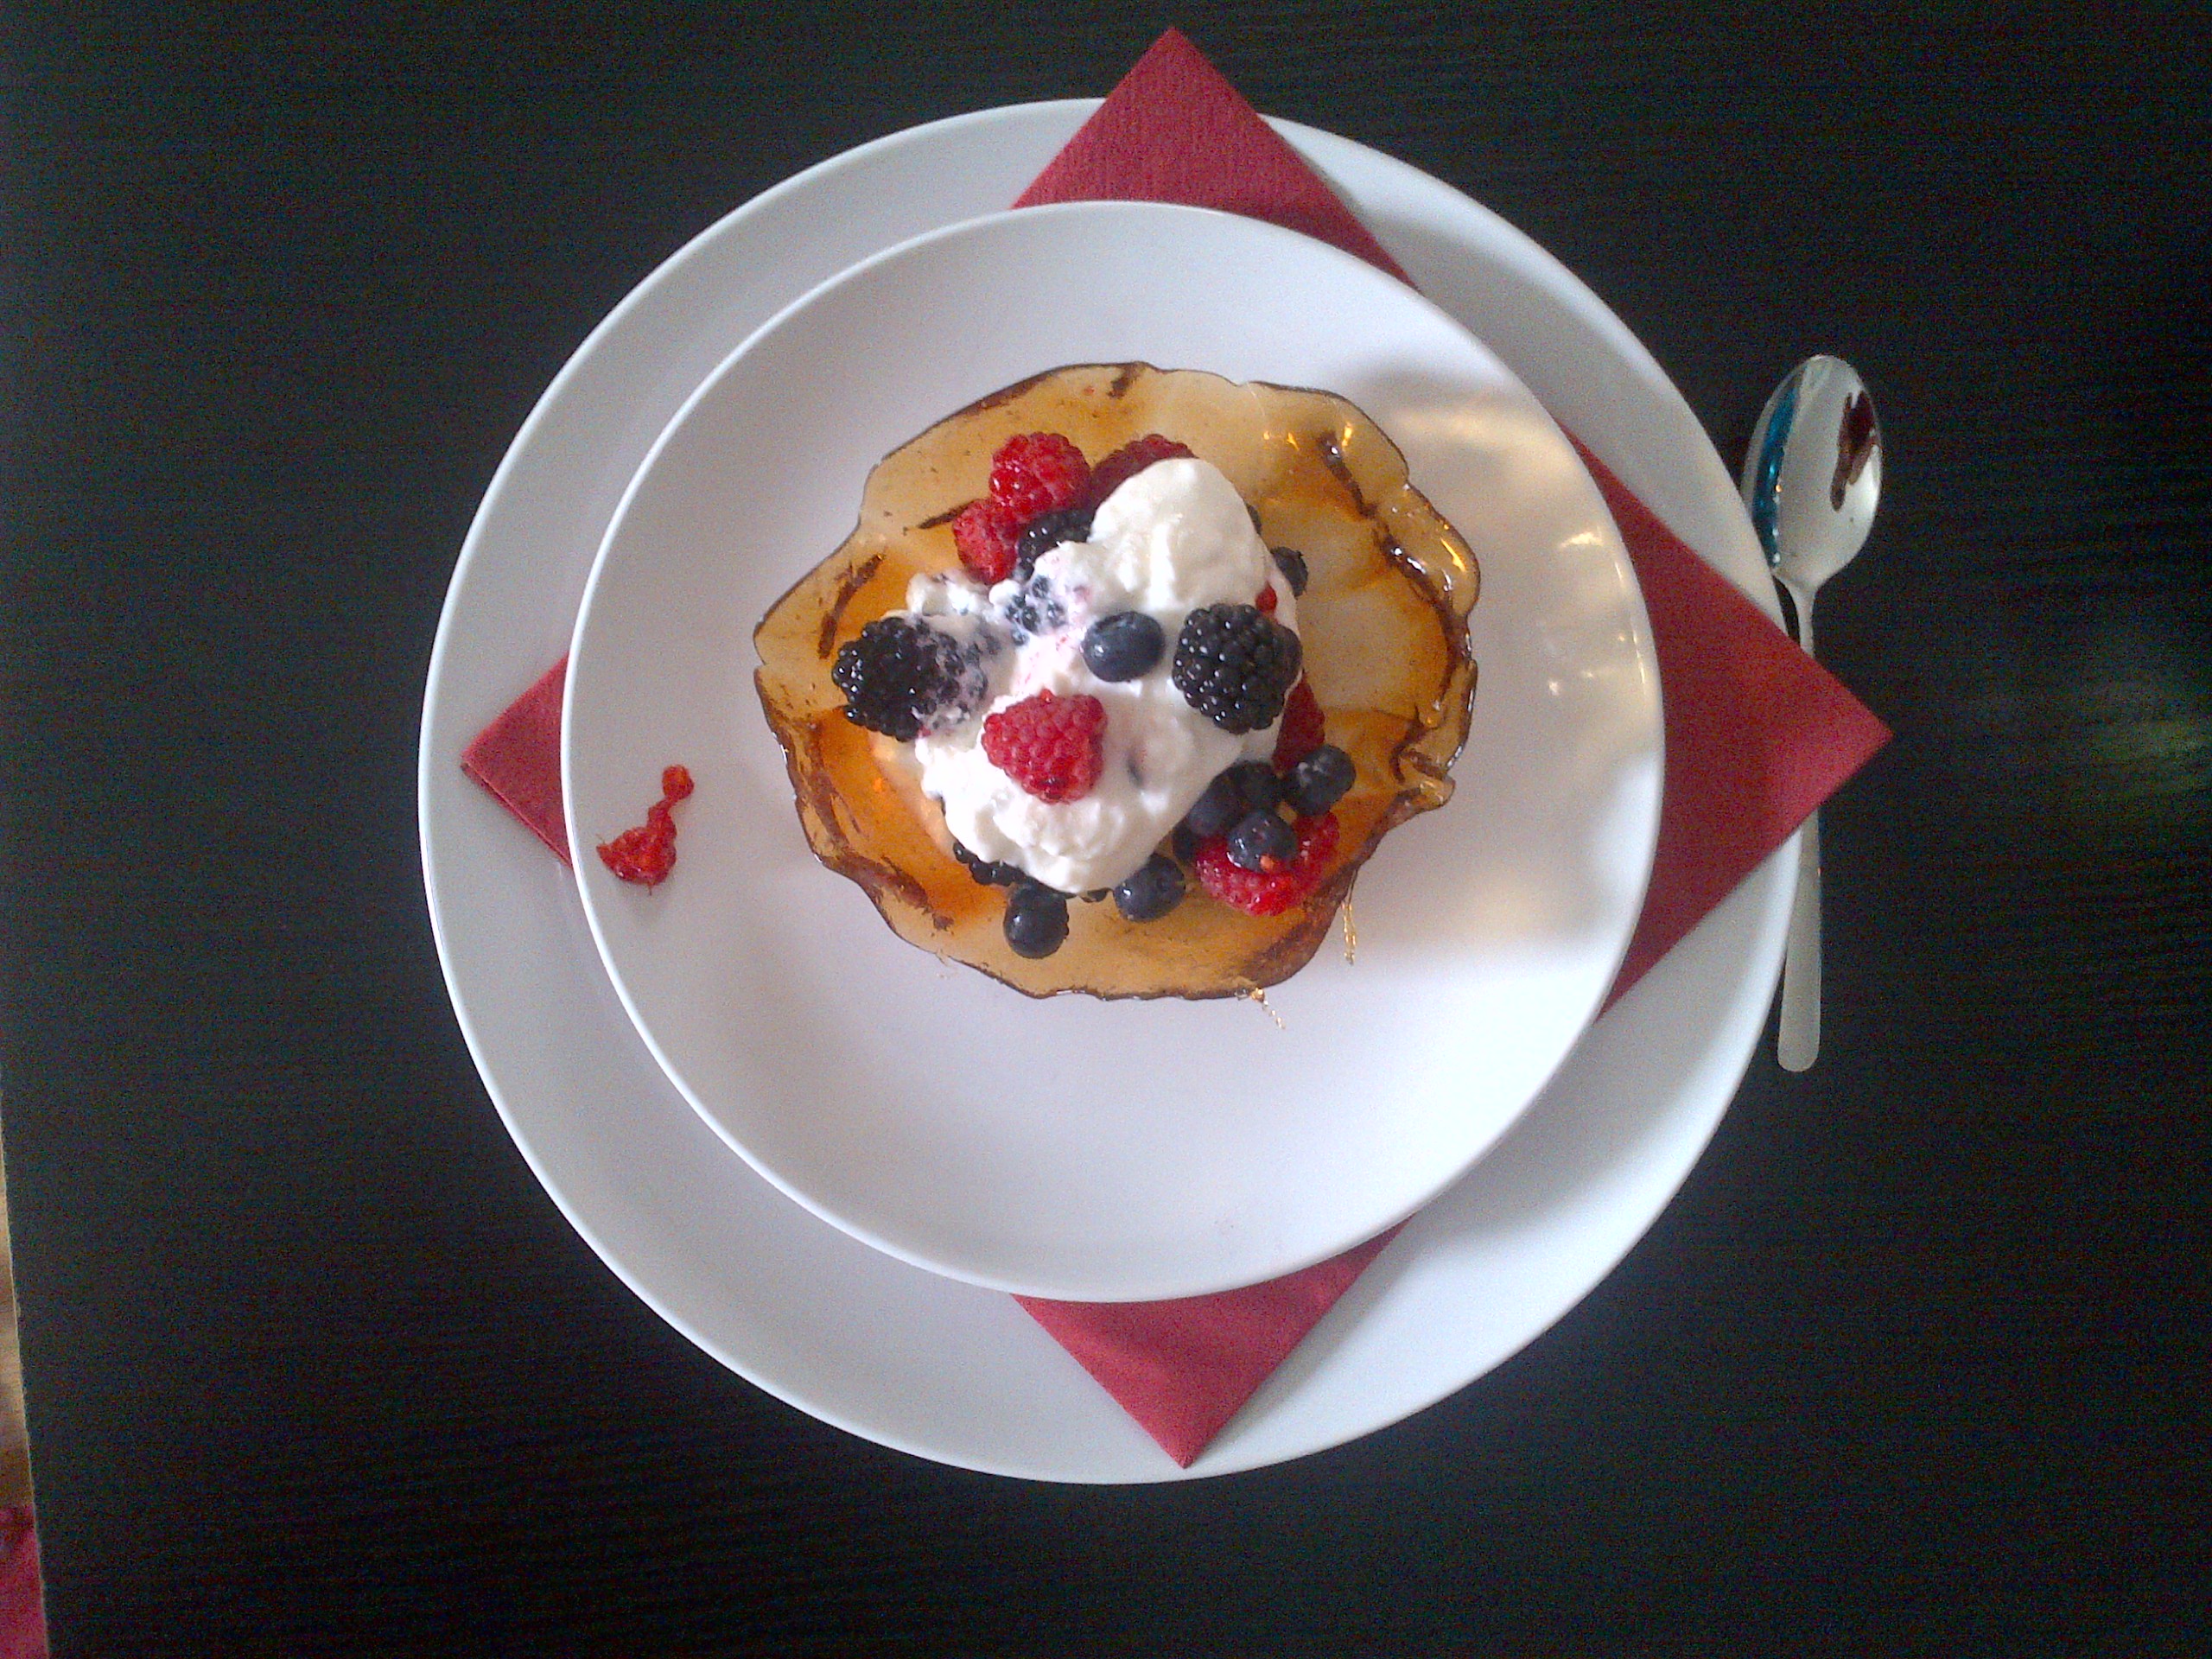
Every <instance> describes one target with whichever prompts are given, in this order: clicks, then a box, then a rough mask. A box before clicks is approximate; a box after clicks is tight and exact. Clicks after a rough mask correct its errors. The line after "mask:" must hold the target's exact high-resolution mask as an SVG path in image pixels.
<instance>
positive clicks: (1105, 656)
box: [1083, 611, 1167, 680]
mask: <svg viewBox="0 0 2212 1659" xmlns="http://www.w3.org/2000/svg"><path fill="white" fill-rule="evenodd" d="M1166 654H1167V630H1166V629H1165V628H1163V627H1161V626H1160V620H1159V619H1158V618H1157V617H1152V616H1147V615H1146V614H1145V613H1143V612H1142V611H1116V612H1115V613H1114V614H1113V615H1111V616H1102V617H1100V618H1099V619H1098V620H1096V622H1094V623H1092V624H1091V625H1090V632H1087V633H1085V634H1084V636H1083V660H1084V662H1085V663H1086V664H1089V665H1090V671H1091V672H1092V673H1093V674H1096V676H1097V677H1099V678H1100V679H1102V680H1134V679H1135V678H1136V677H1138V676H1139V675H1141V674H1148V673H1150V672H1151V671H1152V669H1153V667H1154V664H1157V663H1158V662H1159V661H1160V658H1162V657H1164V656H1166Z"/></svg>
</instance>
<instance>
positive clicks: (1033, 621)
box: [1001, 576, 1068, 645]
mask: <svg viewBox="0 0 2212 1659" xmlns="http://www.w3.org/2000/svg"><path fill="white" fill-rule="evenodd" d="M1001 614H1002V615H1004V616H1005V618H1006V625H1007V628H1008V629H1009V630H1010V631H1011V632H1013V634H1014V644H1015V645H1026V644H1027V643H1028V640H1029V636H1030V635H1031V634H1033V633H1050V632H1052V630H1053V629H1054V628H1057V627H1058V626H1060V624H1061V623H1063V622H1065V621H1066V620H1068V612H1067V607H1066V606H1065V605H1063V604H1061V603H1060V597H1059V595H1058V594H1056V593H1054V592H1053V591H1052V583H1051V582H1046V581H1045V580H1044V579H1043V578H1041V577H1039V576H1031V577H1030V578H1029V579H1028V580H1027V581H1026V582H1023V583H1022V585H1021V589H1020V592H1019V593H1017V594H1014V596H1013V597H1012V598H1011V599H1009V600H1007V602H1006V604H1005V605H1004V606H1003V607H1001Z"/></svg>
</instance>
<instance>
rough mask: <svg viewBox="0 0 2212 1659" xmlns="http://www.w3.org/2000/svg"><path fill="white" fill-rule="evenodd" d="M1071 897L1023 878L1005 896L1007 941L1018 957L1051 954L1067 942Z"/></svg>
mask: <svg viewBox="0 0 2212 1659" xmlns="http://www.w3.org/2000/svg"><path fill="white" fill-rule="evenodd" d="M1067 937H1068V897H1067V894H1065V893H1055V892H1053V891H1052V889H1051V888H1050V887H1039V886H1038V885H1037V884H1036V883H1035V882H1033V881H1024V882H1022V883H1021V884H1020V886H1018V887H1015V888H1014V891H1013V892H1011V893H1008V894H1007V896H1006V942H1007V944H1010V945H1012V946H1013V947H1014V955H1015V956H1017V957H1029V958H1031V959H1032V960H1034V959H1036V958H1038V957H1049V956H1051V955H1052V952H1053V951H1055V950H1058V949H1059V948H1060V947H1061V946H1062V945H1063V944H1066V943H1067Z"/></svg>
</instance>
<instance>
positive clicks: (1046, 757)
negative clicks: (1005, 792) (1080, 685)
mask: <svg viewBox="0 0 2212 1659" xmlns="http://www.w3.org/2000/svg"><path fill="white" fill-rule="evenodd" d="M1105 738H1106V705H1105V704H1104V703H1103V702H1099V701H1098V699H1097V698H1096V697H1089V696H1073V697H1061V696H1054V695H1053V694H1052V692H1050V691H1039V693H1037V695H1036V696H1032V697H1024V698H1023V699H1022V700H1021V701H1020V702H1017V703H1013V704H1010V705H1008V706H1007V707H1006V708H1004V709H1000V710H999V712H998V713H996V714H995V715H990V716H989V717H988V719H986V720H985V721H983V753H985V754H987V755H988V756H989V757H990V760H991V764H992V765H993V766H996V767H997V768H998V769H999V770H1000V771H1001V772H1004V773H1006V775H1007V777H1009V778H1011V779H1014V782H1015V783H1017V784H1020V785H1021V787H1022V788H1023V789H1024V790H1026V791H1028V792H1029V793H1030V794H1032V795H1034V796H1035V797H1036V798H1038V799H1039V800H1040V801H1051V802H1053V803H1055V804H1058V803H1061V802H1065V801H1079V800H1081V799H1082V798H1084V796H1085V795H1088V794H1089V793H1090V786H1091V785H1093V784H1095V783H1096V782H1097V781H1098V769H1099V766H1101V764H1102V762H1103V752H1104V747H1105Z"/></svg>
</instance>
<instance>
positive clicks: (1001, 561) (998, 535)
mask: <svg viewBox="0 0 2212 1659" xmlns="http://www.w3.org/2000/svg"><path fill="white" fill-rule="evenodd" d="M1020 537H1021V520H1020V518H1016V517H1015V516H1014V514H1013V513H1011V512H1007V510H1006V508H1004V507H1002V506H1001V505H999V504H998V503H997V502H995V501H970V502H969V504H968V505H966V506H964V507H963V508H961V510H960V516H959V517H958V518H955V519H954V520H953V521H952V543H953V545H954V546H955V547H957V548H958V549H959V550H960V563H962V564H963V565H965V566H967V568H968V574H969V575H971V576H973V577H975V578H976V581H978V582H982V584H983V585H984V586H985V587H987V588H988V587H989V586H991V585H992V584H993V583H995V582H1004V581H1005V580H1006V579H1007V577H1008V576H1010V575H1013V574H1014V548H1015V545H1016V544H1017V543H1018V542H1019V541H1020Z"/></svg>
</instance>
